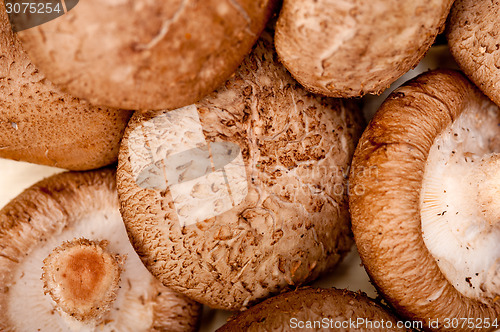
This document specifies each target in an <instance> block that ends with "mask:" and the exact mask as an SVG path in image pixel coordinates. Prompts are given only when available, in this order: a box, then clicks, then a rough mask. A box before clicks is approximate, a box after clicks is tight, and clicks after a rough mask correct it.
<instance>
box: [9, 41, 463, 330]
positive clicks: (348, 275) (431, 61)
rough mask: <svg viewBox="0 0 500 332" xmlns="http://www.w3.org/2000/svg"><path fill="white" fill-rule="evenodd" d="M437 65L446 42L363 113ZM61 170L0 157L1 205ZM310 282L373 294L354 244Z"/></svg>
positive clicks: (209, 318)
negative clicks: (334, 266) (332, 268)
mask: <svg viewBox="0 0 500 332" xmlns="http://www.w3.org/2000/svg"><path fill="white" fill-rule="evenodd" d="M438 67H441V68H443V67H447V68H456V65H455V64H454V62H453V60H452V59H451V56H450V55H449V53H448V51H447V47H446V46H436V47H433V48H432V49H431V50H430V51H429V53H428V55H427V56H426V57H425V58H424V59H423V60H422V62H421V63H420V64H419V65H418V66H417V67H416V68H415V70H411V71H409V72H408V73H407V74H405V75H404V76H403V77H402V78H401V79H399V80H398V81H396V82H395V83H394V84H393V85H392V87H391V89H389V90H388V91H386V92H384V94H382V95H381V96H377V97H374V96H368V97H365V98H364V102H365V107H364V109H363V112H364V115H365V117H366V118H367V119H370V118H371V116H373V114H374V113H375V111H376V109H377V108H378V106H379V105H380V104H381V103H382V101H383V100H384V99H385V98H386V97H387V95H388V94H389V92H390V91H392V90H393V89H394V88H395V87H397V86H399V85H401V84H402V83H404V82H405V81H407V80H408V79H410V78H412V77H414V76H416V75H417V74H419V73H421V72H424V71H426V70H428V69H434V68H438ZM61 171H63V170H60V169H57V168H53V167H47V166H39V165H33V164H28V163H23V162H15V161H10V160H4V159H0V206H2V207H3V206H4V205H5V204H6V203H8V201H9V200H10V199H12V198H14V197H15V196H17V195H18V194H19V193H21V191H22V190H24V189H25V188H27V187H29V186H30V185H32V184H34V183H35V182H37V181H38V180H41V179H43V178H45V177H48V176H50V175H52V174H55V173H57V172H61ZM313 285H314V286H319V287H336V288H347V289H350V290H353V291H357V290H362V291H364V292H365V293H367V294H368V296H371V297H375V296H376V292H375V289H374V288H373V286H372V285H371V284H370V282H369V279H368V276H367V275H366V273H365V271H364V269H363V267H362V266H361V261H360V259H359V256H358V255H357V252H356V250H355V248H353V250H352V251H351V253H350V254H349V255H348V256H347V257H346V258H345V259H344V261H343V262H342V263H341V264H340V265H339V266H338V267H337V269H336V270H335V271H334V272H332V273H331V274H329V275H327V276H324V277H323V278H321V279H320V280H318V281H316V282H315V283H314V284H313ZM229 315H230V313H229V312H225V311H221V310H212V309H209V308H207V307H205V308H204V312H203V321H202V327H201V331H203V332H208V331H214V330H215V329H216V328H217V327H219V326H221V325H223V324H224V322H225V321H226V319H227V317H229Z"/></svg>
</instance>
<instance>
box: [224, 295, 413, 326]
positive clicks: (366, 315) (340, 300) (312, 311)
mask: <svg viewBox="0 0 500 332" xmlns="http://www.w3.org/2000/svg"><path fill="white" fill-rule="evenodd" d="M362 319H363V320H364V321H366V324H364V323H362V322H361V320H362ZM299 322H300V324H303V326H302V329H304V330H309V329H310V330H315V331H318V330H321V328H324V329H325V330H332V331H333V330H342V331H360V330H363V331H381V330H385V331H405V329H403V328H397V327H396V326H397V322H398V321H397V318H396V317H394V316H393V315H392V314H390V313H389V312H388V311H387V310H386V309H384V308H383V307H382V306H380V305H379V304H377V303H376V302H375V301H373V300H371V299H370V298H368V297H367V296H366V295H365V294H364V293H361V292H358V293H354V292H351V291H347V290H339V289H334V288H332V289H321V288H317V289H315V288H303V289H299V290H296V291H290V292H288V293H283V294H280V295H278V296H275V297H272V298H270V299H267V300H265V301H264V302H262V303H259V304H257V305H255V306H253V307H251V308H250V309H248V310H246V311H244V312H242V313H240V314H239V315H238V316H236V317H235V318H234V319H232V320H231V321H229V322H228V323H227V324H225V325H224V326H222V327H221V328H220V329H218V330H217V331H218V332H224V331H294V330H296V329H297V328H298V327H300V326H299ZM350 322H351V323H352V322H359V323H360V324H359V325H357V323H356V324H354V325H352V324H349V323H350ZM368 322H371V323H368ZM382 322H384V323H382ZM346 323H347V324H346ZM374 323H375V324H385V325H383V326H385V327H386V328H381V327H380V326H382V325H378V326H379V327H378V328H375V327H372V328H370V325H369V324H372V326H373V324H374ZM306 324H308V325H306ZM342 324H344V325H342ZM308 326H310V327H308ZM354 326H357V328H353V327H354Z"/></svg>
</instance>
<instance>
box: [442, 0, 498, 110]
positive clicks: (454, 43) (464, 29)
mask: <svg viewBox="0 0 500 332" xmlns="http://www.w3.org/2000/svg"><path fill="white" fill-rule="evenodd" d="M448 20H449V22H448V25H447V37H448V45H449V47H450V51H451V54H452V55H453V57H454V58H455V60H456V61H457V63H458V65H459V66H460V68H461V69H462V70H463V71H464V72H465V74H466V75H467V76H468V77H469V78H470V79H471V80H472V81H473V82H474V83H475V84H476V85H477V86H478V87H479V88H480V89H481V91H483V92H484V94H486V95H487V96H488V97H490V98H491V100H493V101H494V102H495V103H496V104H497V105H500V33H499V31H498V26H499V25H500V2H498V1H475V0H457V1H455V3H454V4H453V7H452V10H451V12H450V17H449V19H448Z"/></svg>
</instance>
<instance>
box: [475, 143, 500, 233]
mask: <svg viewBox="0 0 500 332" xmlns="http://www.w3.org/2000/svg"><path fill="white" fill-rule="evenodd" d="M473 181H474V182H473V183H474V184H475V185H477V187H476V190H477V202H478V203H479V209H480V213H481V215H482V216H483V217H484V219H485V220H486V221H487V222H488V223H489V224H490V225H492V226H496V227H498V226H500V222H499V221H500V154H499V153H492V154H490V155H488V156H486V157H484V158H483V159H482V160H481V162H480V163H479V165H478V166H477V168H476V170H475V171H474V176H473Z"/></svg>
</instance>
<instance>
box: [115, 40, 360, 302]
mask: <svg viewBox="0 0 500 332" xmlns="http://www.w3.org/2000/svg"><path fill="white" fill-rule="evenodd" d="M356 111H358V109H357V107H356V105H355V104H353V103H351V102H344V101H340V100H334V99H328V98H322V97H318V96H315V95H312V94H310V93H308V92H306V91H305V90H304V89H302V88H301V87H300V85H299V84H298V83H296V82H295V81H294V80H293V79H292V78H291V77H290V76H289V74H288V73H287V71H286V70H285V68H283V66H281V65H280V64H279V62H278V60H277V57H276V55H275V54H274V53H273V51H272V38H271V35H270V34H268V33H265V34H263V38H262V39H261V40H260V41H259V42H258V43H257V46H256V48H255V50H254V51H253V53H252V54H251V55H249V56H248V57H247V58H246V60H245V61H244V62H243V64H242V66H241V67H240V68H239V70H238V71H237V72H236V74H235V75H234V77H232V78H231V79H230V80H228V81H227V82H226V83H225V85H224V87H222V88H221V89H219V90H218V91H216V92H214V93H212V94H211V95H209V96H208V97H206V98H204V99H203V100H201V101H200V102H198V103H196V104H193V105H191V106H188V107H184V108H181V109H177V110H173V111H169V112H167V111H155V112H144V113H141V112H137V113H136V114H135V115H134V116H133V118H132V119H131V122H130V124H129V126H128V127H127V130H126V131H125V136H124V139H123V141H122V145H121V148H120V155H119V164H118V172H117V181H118V192H119V197H120V201H121V206H122V209H121V211H122V215H123V217H124V221H125V223H126V226H127V230H128V232H129V236H130V238H131V242H132V243H133V245H134V247H135V249H136V250H137V252H138V253H139V256H140V257H141V258H142V260H143V262H144V263H145V265H146V266H147V267H148V268H149V269H150V271H151V272H152V273H153V274H154V275H155V276H156V277H157V278H159V279H160V280H161V281H162V282H163V283H164V284H165V285H169V287H172V288H173V289H175V290H177V291H179V292H182V293H184V294H186V295H188V296H189V297H191V298H193V299H196V300H197V301H199V302H202V303H205V304H208V305H210V306H212V307H215V308H224V309H229V310H238V309H241V308H243V307H245V306H247V305H249V304H251V303H253V302H255V301H257V300H259V299H262V298H265V297H268V296H269V295H270V294H272V293H275V292H278V291H280V290H282V289H283V288H285V287H287V286H296V285H300V284H303V283H304V282H307V281H310V280H313V279H315V278H316V277H318V276H319V275H320V274H322V273H324V272H325V271H327V270H329V269H331V268H332V267H333V266H335V265H336V264H337V263H338V262H339V260H340V259H341V258H342V257H343V256H344V255H345V254H346V253H347V252H348V251H349V248H350V247H351V239H350V230H349V217H348V212H347V199H346V190H347V183H346V174H347V173H346V172H347V169H348V165H349V162H350V160H351V155H352V152H353V149H354V147H355V144H356V141H357V139H358V135H359V133H360V130H361V126H360V122H361V120H360V115H359V114H357V113H356Z"/></svg>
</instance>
